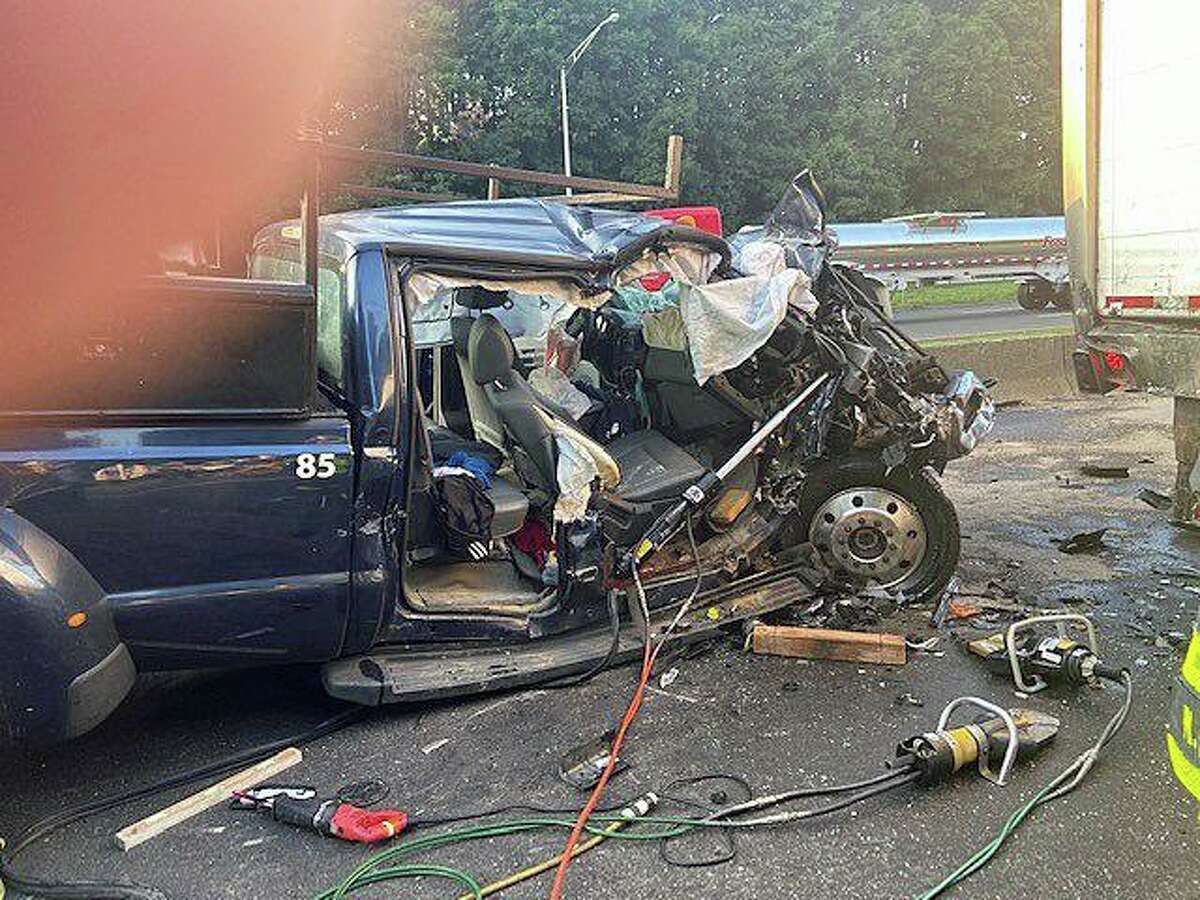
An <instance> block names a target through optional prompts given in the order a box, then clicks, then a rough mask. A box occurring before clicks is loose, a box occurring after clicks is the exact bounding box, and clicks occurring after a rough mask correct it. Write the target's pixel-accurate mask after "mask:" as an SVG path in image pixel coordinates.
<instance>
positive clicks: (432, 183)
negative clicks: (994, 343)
mask: <svg viewBox="0 0 1200 900" xmlns="http://www.w3.org/2000/svg"><path fill="white" fill-rule="evenodd" d="M1058 7H1059V2H1058V0H569V2H568V0H367V2H366V3H365V4H364V6H363V7H362V11H361V14H360V15H359V16H358V17H357V18H356V19H355V21H354V22H353V23H352V24H351V26H350V28H349V29H348V31H347V32H346V34H345V35H344V36H343V37H342V38H341V43H340V45H339V47H338V48H337V58H338V64H337V67H336V74H337V78H336V79H335V80H334V81H333V82H331V84H332V85H333V86H332V88H331V89H330V91H329V92H328V94H327V96H326V97H325V98H324V100H323V102H322V105H321V113H320V116H319V118H320V120H321V121H320V126H321V127H322V128H323V129H324V131H325V133H326V134H327V135H328V136H329V138H330V139H331V140H340V141H347V142H351V143H360V144H363V145H366V146H372V147H381V148H387V149H398V150H406V151H410V152H417V153H425V154H430V155H438V156H446V157H452V158H460V159H471V160H476V161H480V162H490V163H497V164H504V165H518V166H524V167H527V168H537V169H548V170H555V171H557V170H560V168H561V165H562V150H561V132H560V128H559V109H558V68H559V66H560V64H561V62H562V60H563V58H564V57H565V56H566V55H567V54H568V53H569V52H570V51H571V49H572V48H573V47H574V46H575V45H576V43H577V42H578V41H579V40H580V39H581V38H583V37H584V36H585V35H586V34H587V33H588V32H589V31H590V30H591V28H592V27H593V26H594V25H595V24H596V23H597V22H599V21H600V20H601V19H603V18H604V17H605V16H607V15H608V14H609V12H610V11H613V10H615V11H616V12H618V13H619V15H620V18H619V20H618V21H617V22H615V23H613V24H612V25H610V26H609V27H607V28H606V29H605V30H604V31H603V32H602V33H601V35H600V36H599V38H598V39H597V40H596V42H595V43H594V44H593V46H592V47H591V49H590V50H589V51H588V52H587V54H586V55H585V56H584V57H583V58H582V60H581V61H580V62H579V64H578V66H577V67H576V68H575V70H574V71H573V72H572V73H571V76H570V90H569V96H570V105H571V132H572V148H573V158H574V169H575V172H576V173H577V174H584V175H593V176H596V177H604V178H614V179H621V180H630V181H649V182H655V183H657V182H659V181H660V180H661V178H662V173H663V166H664V148H665V144H666V136H667V134H670V133H678V134H681V135H683V137H684V140H685V144H684V162H683V197H682V202H685V203H714V204H716V205H718V206H719V207H720V208H721V209H722V211H723V213H724V215H725V217H726V223H727V226H728V227H737V226H738V225H741V224H743V223H746V222H754V221H760V220H761V219H762V217H763V215H764V214H765V213H766V212H767V211H769V210H770V208H771V207H772V206H773V205H774V202H775V200H776V199H777V197H778V196H779V195H780V193H781V191H782V188H783V186H784V185H785V184H786V182H787V180H788V179H789V178H790V177H791V176H792V175H793V174H795V172H797V171H799V170H800V169H802V168H805V167H808V168H811V169H813V170H814V172H815V173H816V175H817V178H818V180H819V181H820V182H821V184H822V185H823V187H824V188H825V190H826V193H827V195H828V196H829V199H830V204H831V207H832V216H833V218H834V219H836V220H839V221H854V220H871V219H877V218H880V217H883V216H889V215H898V214H903V213H907V212H917V211H929V210H933V209H940V210H968V209H969V210H984V211H986V212H988V213H989V214H991V215H1036V214H1053V213H1058V212H1060V210H1061V193H1060V151H1059V124H1058V123H1059V84H1058V65H1059V9H1058ZM374 180H375V181H376V182H377V183H380V184H392V185H396V186H404V187H412V186H419V187H423V188H426V189H429V190H437V191H454V192H461V193H466V194H470V195H472V196H482V186H481V185H480V183H479V182H478V180H471V179H463V178H459V177H456V176H450V175H445V174H433V173H424V174H421V173H405V174H404V175H403V177H402V178H397V176H396V175H395V174H394V173H382V172H377V173H375V174H374Z"/></svg>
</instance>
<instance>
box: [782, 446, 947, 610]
mask: <svg viewBox="0 0 1200 900" xmlns="http://www.w3.org/2000/svg"><path fill="white" fill-rule="evenodd" d="M800 514H801V521H802V522H804V523H806V526H805V527H806V531H807V537H808V540H809V541H810V542H811V543H812V546H813V548H814V549H815V550H816V551H817V552H818V553H819V554H820V555H821V558H822V560H823V561H824V562H825V564H826V565H827V566H828V567H829V569H830V570H831V571H832V572H833V573H834V575H835V577H836V578H838V579H839V580H843V581H847V582H849V583H851V584H855V585H860V586H875V587H879V588H883V589H885V590H887V591H889V592H895V593H896V594H897V595H901V594H902V595H903V596H904V597H906V598H907V599H908V600H909V601H912V602H923V601H933V600H936V598H937V597H939V596H940V595H941V593H942V591H943V590H945V588H946V585H947V584H948V583H949V582H950V579H951V578H952V577H953V575H954V569H955V566H957V565H958V556H959V551H960V541H961V534H960V531H959V525H958V514H957V513H956V512H955V510H954V505H953V504H952V503H951V502H950V500H949V499H948V498H947V497H946V495H945V494H944V493H943V492H942V488H941V485H939V484H938V482H937V479H936V478H935V477H934V475H933V473H932V472H931V471H930V470H928V469H923V470H921V471H920V472H917V473H916V474H913V473H911V472H909V471H907V470H905V469H894V470H893V471H891V472H890V473H887V474H884V470H883V469H882V468H881V467H880V466H879V465H878V464H877V463H874V462H867V461H855V462H850V463H845V464H840V465H830V466H826V467H823V468H821V469H818V470H816V471H814V472H812V473H811V474H810V475H809V477H808V478H807V479H806V483H805V487H804V490H803V492H802V494H801V509H800Z"/></svg>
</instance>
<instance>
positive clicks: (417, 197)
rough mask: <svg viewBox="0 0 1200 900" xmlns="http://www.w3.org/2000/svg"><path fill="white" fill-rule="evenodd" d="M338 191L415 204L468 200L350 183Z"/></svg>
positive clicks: (454, 195)
mask: <svg viewBox="0 0 1200 900" xmlns="http://www.w3.org/2000/svg"><path fill="white" fill-rule="evenodd" d="M338 190H341V191H346V192H348V193H351V194H362V195H364V196H368V197H384V198H386V199H388V200H411V201H413V202H415V203H449V202H451V201H453V200H465V199H467V198H466V196H465V195H463V194H434V193H428V192H426V191H408V190H403V189H401V188H389V187H378V186H377V185H374V184H354V183H352V182H349V181H344V182H342V183H341V184H339V185H338Z"/></svg>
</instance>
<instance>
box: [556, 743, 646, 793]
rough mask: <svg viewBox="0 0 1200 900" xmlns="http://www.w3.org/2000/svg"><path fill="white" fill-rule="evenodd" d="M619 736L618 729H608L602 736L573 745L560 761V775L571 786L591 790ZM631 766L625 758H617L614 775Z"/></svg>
mask: <svg viewBox="0 0 1200 900" xmlns="http://www.w3.org/2000/svg"><path fill="white" fill-rule="evenodd" d="M616 736H617V731H616V729H615V728H614V729H612V730H611V731H606V732H605V733H604V734H602V735H600V737H598V738H596V739H594V740H591V741H588V742H587V743H585V744H580V745H579V746H578V747H573V748H572V749H570V750H568V751H567V752H566V753H564V754H563V756H562V759H560V760H559V763H558V777H559V778H561V779H562V780H563V781H565V782H566V783H567V784H569V785H571V787H574V788H577V789H579V790H581V791H586V790H590V789H591V788H593V787H595V786H596V782H598V781H599V780H600V776H601V775H602V774H604V769H605V767H606V766H607V765H608V760H609V757H610V756H611V755H612V743H613V739H614V738H615V737H616ZM628 768H629V763H627V762H626V761H625V760H624V759H620V758H618V759H617V762H616V765H614V766H613V775H616V774H617V773H618V772H623V771H625V770H626V769H628Z"/></svg>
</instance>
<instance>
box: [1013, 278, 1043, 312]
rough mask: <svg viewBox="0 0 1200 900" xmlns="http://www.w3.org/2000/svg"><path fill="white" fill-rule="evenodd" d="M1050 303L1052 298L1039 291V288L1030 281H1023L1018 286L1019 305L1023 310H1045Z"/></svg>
mask: <svg viewBox="0 0 1200 900" xmlns="http://www.w3.org/2000/svg"><path fill="white" fill-rule="evenodd" d="M1049 302H1050V297H1049V296H1047V295H1046V294H1045V293H1043V292H1042V291H1039V290H1038V289H1037V286H1036V285H1034V284H1031V283H1030V282H1028V281H1022V282H1021V283H1020V284H1018V285H1017V305H1018V306H1020V307H1021V309H1028V310H1034V311H1036V310H1039V309H1045V308H1046V304H1047V303H1049Z"/></svg>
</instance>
